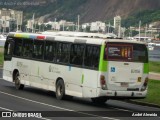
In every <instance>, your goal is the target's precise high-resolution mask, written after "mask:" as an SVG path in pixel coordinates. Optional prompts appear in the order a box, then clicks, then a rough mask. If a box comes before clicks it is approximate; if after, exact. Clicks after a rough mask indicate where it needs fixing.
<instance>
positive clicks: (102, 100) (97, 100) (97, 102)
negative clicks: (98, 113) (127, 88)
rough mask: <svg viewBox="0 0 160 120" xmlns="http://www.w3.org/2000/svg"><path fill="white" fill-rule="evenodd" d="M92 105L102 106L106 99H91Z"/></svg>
mask: <svg viewBox="0 0 160 120" xmlns="http://www.w3.org/2000/svg"><path fill="white" fill-rule="evenodd" d="M91 100H92V102H93V103H96V104H104V103H105V102H106V101H107V100H108V99H107V98H106V97H96V98H91Z"/></svg>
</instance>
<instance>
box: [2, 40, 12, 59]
mask: <svg viewBox="0 0 160 120" xmlns="http://www.w3.org/2000/svg"><path fill="white" fill-rule="evenodd" d="M13 46H14V42H13V41H10V40H8V41H6V43H5V47H4V60H5V61H7V60H8V61H10V60H11V59H12V54H13Z"/></svg>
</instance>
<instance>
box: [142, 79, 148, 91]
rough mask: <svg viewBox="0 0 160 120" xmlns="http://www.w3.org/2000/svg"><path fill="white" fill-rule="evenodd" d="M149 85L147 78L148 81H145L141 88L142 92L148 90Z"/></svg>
mask: <svg viewBox="0 0 160 120" xmlns="http://www.w3.org/2000/svg"><path fill="white" fill-rule="evenodd" d="M147 85H148V77H146V79H145V81H144V83H143V86H142V88H141V91H144V90H146V88H147Z"/></svg>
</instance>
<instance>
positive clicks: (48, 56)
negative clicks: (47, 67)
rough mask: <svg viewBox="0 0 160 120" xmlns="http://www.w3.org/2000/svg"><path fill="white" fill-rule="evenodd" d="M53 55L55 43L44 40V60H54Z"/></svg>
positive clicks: (54, 54)
mask: <svg viewBox="0 0 160 120" xmlns="http://www.w3.org/2000/svg"><path fill="white" fill-rule="evenodd" d="M55 56H56V43H55V42H48V41H46V44H45V54H44V60H47V61H55Z"/></svg>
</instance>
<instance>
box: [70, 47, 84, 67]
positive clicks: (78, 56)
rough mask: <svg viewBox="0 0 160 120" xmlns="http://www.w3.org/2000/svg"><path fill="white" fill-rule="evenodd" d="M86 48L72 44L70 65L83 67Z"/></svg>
mask: <svg viewBox="0 0 160 120" xmlns="http://www.w3.org/2000/svg"><path fill="white" fill-rule="evenodd" d="M84 48H85V46H84V45H82V44H72V45H71V52H70V63H71V64H74V65H82V63H83V53H84Z"/></svg>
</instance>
